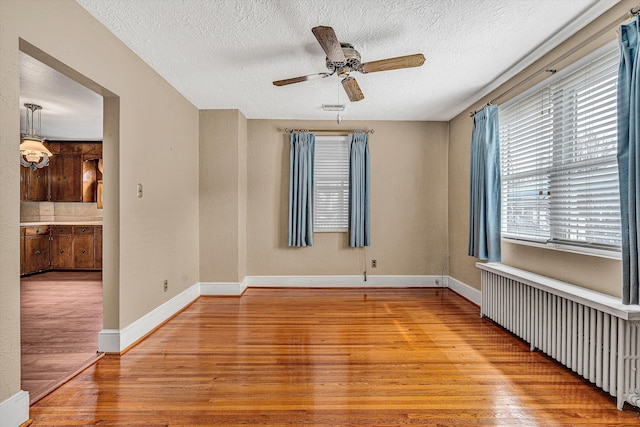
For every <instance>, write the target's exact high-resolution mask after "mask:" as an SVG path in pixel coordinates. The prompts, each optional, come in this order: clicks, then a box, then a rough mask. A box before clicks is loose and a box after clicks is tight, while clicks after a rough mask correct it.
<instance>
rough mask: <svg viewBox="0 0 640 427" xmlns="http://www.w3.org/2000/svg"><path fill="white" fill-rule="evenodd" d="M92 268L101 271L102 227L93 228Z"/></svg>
mask: <svg viewBox="0 0 640 427" xmlns="http://www.w3.org/2000/svg"><path fill="white" fill-rule="evenodd" d="M93 266H94V268H95V269H96V270H102V227H95V228H94V231H93Z"/></svg>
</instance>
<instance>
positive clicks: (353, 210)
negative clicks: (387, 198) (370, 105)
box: [349, 133, 371, 248]
mask: <svg viewBox="0 0 640 427" xmlns="http://www.w3.org/2000/svg"><path fill="white" fill-rule="evenodd" d="M370 182H371V176H370V170H369V145H368V144H367V134H366V133H354V134H353V135H352V136H351V140H350V141H349V245H350V246H351V247H353V248H355V247H362V246H369V245H370V244H371V238H370V236H369V194H370V190H369V188H370Z"/></svg>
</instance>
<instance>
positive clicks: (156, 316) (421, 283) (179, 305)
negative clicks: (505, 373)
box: [98, 275, 481, 353]
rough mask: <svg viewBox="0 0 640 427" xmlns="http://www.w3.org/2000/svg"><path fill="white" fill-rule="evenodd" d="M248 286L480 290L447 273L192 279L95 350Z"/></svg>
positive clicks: (104, 335) (116, 347)
mask: <svg viewBox="0 0 640 427" xmlns="http://www.w3.org/2000/svg"><path fill="white" fill-rule="evenodd" d="M248 287H285V288H286V287H289V288H294V287H295V288H438V287H442V288H444V287H449V288H451V289H452V290H453V291H454V292H456V293H458V294H460V295H462V296H463V297H465V298H467V299H468V300H470V301H471V302H473V303H475V304H478V305H480V301H481V296H480V295H481V294H480V291H478V290H476V289H474V288H472V287H471V286H469V285H466V284H464V283H462V282H460V281H459V280H456V279H454V278H452V277H448V276H367V280H366V281H365V280H364V277H363V276H361V275H357V276H356V275H353V276H247V277H245V278H244V279H243V280H242V282H239V283H236V282H204V283H203V282H201V283H196V284H195V285H193V286H191V287H190V288H188V289H186V290H185V291H183V292H182V293H180V294H178V295H176V296H175V297H173V298H171V299H170V300H169V301H167V302H165V303H164V304H162V305H160V306H159V307H157V308H155V309H154V310H152V311H150V312H149V313H147V314H145V315H144V316H142V317H141V318H139V319H138V320H136V321H134V322H133V323H131V324H130V325H128V326H126V327H124V328H122V329H103V330H102V331H100V334H99V336H98V351H100V352H106V353H121V352H123V351H124V350H126V349H127V348H128V347H129V346H131V345H132V344H134V343H135V342H136V341H138V340H139V339H141V338H142V337H144V336H145V335H146V334H148V333H149V332H151V331H153V330H154V329H155V328H156V327H158V326H159V325H161V324H162V323H163V322H165V321H166V320H167V319H169V318H171V317H172V316H173V315H175V314H176V313H178V312H179V311H180V310H182V309H183V308H184V307H186V306H187V305H188V304H190V303H191V302H192V301H194V300H195V299H196V298H198V297H199V296H201V295H218V296H240V295H242V294H243V293H244V291H245V290H246V289H247V288H248Z"/></svg>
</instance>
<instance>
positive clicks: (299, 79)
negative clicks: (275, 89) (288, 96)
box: [273, 73, 331, 86]
mask: <svg viewBox="0 0 640 427" xmlns="http://www.w3.org/2000/svg"><path fill="white" fill-rule="evenodd" d="M330 75H331V74H330V73H316V74H309V75H308V76H300V77H293V78H290V79H284V80H276V81H275V82H273V84H274V85H276V86H286V85H290V84H292V83H300V82H306V81H307V80H313V79H316V78H320V77H322V78H324V77H328V76H330Z"/></svg>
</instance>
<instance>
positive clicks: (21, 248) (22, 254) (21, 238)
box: [20, 227, 26, 276]
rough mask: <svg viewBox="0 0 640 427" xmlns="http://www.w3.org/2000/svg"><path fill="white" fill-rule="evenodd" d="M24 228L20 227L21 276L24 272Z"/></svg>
mask: <svg viewBox="0 0 640 427" xmlns="http://www.w3.org/2000/svg"><path fill="white" fill-rule="evenodd" d="M25 231H26V230H25V228H24V227H20V275H21V276H22V275H23V274H25V273H24V271H25V265H24V263H25V256H24V245H25Z"/></svg>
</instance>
